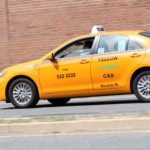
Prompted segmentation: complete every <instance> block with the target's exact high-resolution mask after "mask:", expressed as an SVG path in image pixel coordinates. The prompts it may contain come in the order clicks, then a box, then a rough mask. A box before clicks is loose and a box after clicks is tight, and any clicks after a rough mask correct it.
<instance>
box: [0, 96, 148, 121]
mask: <svg viewBox="0 0 150 150" xmlns="http://www.w3.org/2000/svg"><path fill="white" fill-rule="evenodd" d="M138 113H139V114H141V113H150V103H140V102H138V101H137V99H136V98H135V96H133V95H122V96H121V95H120V96H102V97H91V98H78V99H72V100H71V101H70V102H69V103H68V104H67V105H66V106H59V107H58V106H57V107H56V106H52V105H51V104H50V103H49V102H47V101H41V102H39V104H38V105H37V107H35V108H30V109H16V108H14V107H13V106H12V105H11V104H6V103H4V102H0V118H12V117H32V116H33V117H34V116H51V115H78V114H80V115H89V114H96V115H97V114H98V115H120V114H138Z"/></svg>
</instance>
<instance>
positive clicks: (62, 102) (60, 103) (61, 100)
mask: <svg viewBox="0 0 150 150" xmlns="http://www.w3.org/2000/svg"><path fill="white" fill-rule="evenodd" d="M47 100H48V101H49V102H50V103H51V104H53V105H55V106H63V105H65V104H66V103H67V102H69V100H70V98H58V99H47Z"/></svg>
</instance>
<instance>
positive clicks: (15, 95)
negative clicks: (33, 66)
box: [8, 78, 39, 108]
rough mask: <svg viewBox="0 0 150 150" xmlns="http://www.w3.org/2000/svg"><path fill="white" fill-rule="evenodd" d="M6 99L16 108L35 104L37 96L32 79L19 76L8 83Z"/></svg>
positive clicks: (37, 99)
mask: <svg viewBox="0 0 150 150" xmlns="http://www.w3.org/2000/svg"><path fill="white" fill-rule="evenodd" d="M8 99H9V101H10V102H11V103H12V104H13V105H14V106H15V107H16V108H30V107H34V106H36V104H37V103H38V101H39V96H38V91H37V89H36V86H35V85H34V83H33V82H32V81H30V80H28V79H25V78H19V79H16V80H14V81H13V82H12V83H11V84H10V86H9V89H8Z"/></svg>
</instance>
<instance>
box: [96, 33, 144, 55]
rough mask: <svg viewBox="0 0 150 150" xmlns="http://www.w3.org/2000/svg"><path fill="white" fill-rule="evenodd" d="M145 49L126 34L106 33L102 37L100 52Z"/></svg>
mask: <svg viewBox="0 0 150 150" xmlns="http://www.w3.org/2000/svg"><path fill="white" fill-rule="evenodd" d="M139 49H144V48H143V47H142V46H141V45H140V44H138V43H137V42H136V41H133V40H131V39H130V38H129V37H128V36H125V35H104V36H102V37H101V39H100V42H99V46H98V54H102V53H110V52H125V51H127V50H139Z"/></svg>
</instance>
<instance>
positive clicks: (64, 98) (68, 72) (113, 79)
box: [0, 31, 150, 108]
mask: <svg viewBox="0 0 150 150" xmlns="http://www.w3.org/2000/svg"><path fill="white" fill-rule="evenodd" d="M149 71H150V34H149V33H148V32H145V31H113V32H99V33H96V34H88V35H83V36H79V37H77V38H74V39H71V40H69V41H67V42H66V43H64V44H62V45H60V46H59V47H57V48H56V49H54V50H52V51H50V52H49V53H48V54H47V55H45V56H44V57H42V58H40V59H38V60H34V61H31V62H27V63H23V64H19V65H15V66H12V67H9V68H7V69H4V70H3V71H2V72H1V73H0V99H1V100H4V101H7V102H11V103H13V104H14V105H15V106H16V107H19V108H25V107H32V106H35V105H36V103H37V102H38V100H39V99H48V100H49V101H50V102H51V103H53V104H58V105H59V104H60V105H61V104H65V103H66V102H68V101H69V99H70V98H73V97H83V96H97V95H113V94H130V93H134V94H136V96H137V97H138V98H139V99H140V100H142V101H150V81H149V79H150V76H149V75H150V72H149ZM144 80H146V81H145V83H143V82H144ZM142 83H143V85H142V86H144V87H143V88H144V90H146V92H143V91H142V92H141V91H140V90H139V89H138V87H139V88H140V86H141V84H142ZM140 93H141V94H140Z"/></svg>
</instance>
